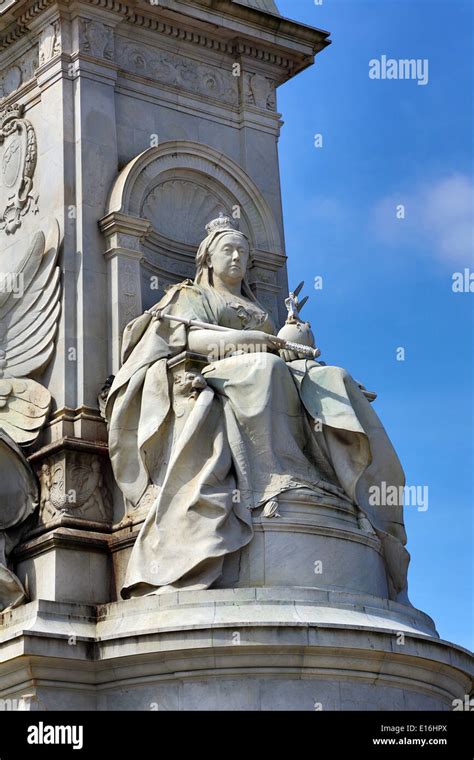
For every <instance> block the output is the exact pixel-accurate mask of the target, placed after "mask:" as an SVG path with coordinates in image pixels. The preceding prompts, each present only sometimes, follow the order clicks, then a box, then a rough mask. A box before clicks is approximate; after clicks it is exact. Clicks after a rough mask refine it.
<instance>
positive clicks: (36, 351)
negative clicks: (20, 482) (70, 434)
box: [0, 221, 61, 444]
mask: <svg viewBox="0 0 474 760" xmlns="http://www.w3.org/2000/svg"><path fill="white" fill-rule="evenodd" d="M58 249H59V226H58V223H57V221H55V222H54V224H53V225H52V227H51V229H50V231H49V233H48V236H47V238H45V235H44V233H43V232H41V231H40V232H37V233H36V234H35V235H34V236H33V239H32V242H31V245H30V247H29V249H28V251H27V253H26V255H25V256H24V258H23V259H22V261H21V262H20V265H19V267H18V270H17V272H15V273H14V280H15V287H12V282H10V283H3V286H2V288H1V292H0V428H3V429H4V430H5V431H6V432H7V433H8V434H9V435H10V436H11V438H13V440H14V441H16V443H20V444H29V443H32V442H33V441H34V440H35V439H36V437H37V436H38V433H39V431H40V429H41V427H42V426H43V424H44V422H45V420H46V417H47V415H48V411H49V408H50V404H51V395H50V393H49V391H48V390H47V389H46V388H44V387H43V386H42V385H40V384H39V383H38V382H36V381H35V380H32V379H30V378H31V376H35V375H39V374H40V373H41V372H42V371H43V370H44V369H45V367H46V365H47V364H48V362H49V361H50V359H51V357H52V355H53V351H54V340H55V336H56V331H57V328H58V320H59V314H60V310H61V304H60V297H61V284H60V269H59V267H58V266H57V257H58Z"/></svg>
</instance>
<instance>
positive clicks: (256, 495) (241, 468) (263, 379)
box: [106, 218, 409, 602]
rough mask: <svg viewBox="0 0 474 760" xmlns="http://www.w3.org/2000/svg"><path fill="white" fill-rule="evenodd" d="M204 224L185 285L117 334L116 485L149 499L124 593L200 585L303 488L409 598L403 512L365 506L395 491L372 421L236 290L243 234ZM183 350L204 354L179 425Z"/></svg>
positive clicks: (387, 453) (383, 443) (341, 375)
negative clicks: (338, 512) (176, 366)
mask: <svg viewBox="0 0 474 760" xmlns="http://www.w3.org/2000/svg"><path fill="white" fill-rule="evenodd" d="M206 229H207V231H208V236H207V237H206V239H205V240H204V241H203V242H202V243H201V246H200V248H199V251H198V253H197V259H196V264H197V273H196V278H195V280H194V281H191V280H186V281H185V282H182V283H179V284H178V285H175V286H172V287H171V288H170V289H169V290H168V292H167V293H166V295H165V296H164V297H163V299H162V300H161V301H160V302H159V304H157V306H156V307H155V309H154V310H153V311H152V312H149V313H145V314H143V315H142V316H140V317H138V318H137V319H136V320H134V321H133V322H132V323H130V324H129V325H128V326H127V328H126V329H125V332H124V338H123V347H122V356H123V364H122V367H121V369H120V370H119V372H118V374H117V376H116V378H115V380H114V382H113V385H112V387H111V389H110V393H109V396H108V400H107V407H106V416H107V419H108V421H109V447H110V457H111V462H112V467H113V470H114V474H115V478H116V480H117V483H118V484H119V487H120V488H121V490H122V492H123V494H124V496H125V497H126V499H127V500H128V501H129V502H130V503H131V504H132V505H134V506H135V507H137V506H138V505H140V503H143V500H144V498H145V497H147V496H148V498H149V496H150V494H152V498H151V500H150V501H151V505H150V508H149V511H148V513H147V516H146V519H145V522H144V524H143V526H142V528H141V530H140V533H139V535H138V538H137V541H136V543H135V545H134V547H133V550H132V554H131V558H130V561H129V565H128V569H127V575H126V579H125V583H124V587H123V589H122V596H123V597H124V598H130V597H134V596H142V595H147V594H156V593H164V592H168V591H174V590H177V589H188V590H190V589H208V588H210V587H212V586H213V584H215V583H216V582H217V581H218V580H219V578H220V577H221V574H222V569H223V563H224V560H225V558H226V557H227V556H228V555H230V554H232V553H234V552H237V551H239V550H240V549H242V548H243V547H245V546H246V545H247V544H249V542H250V541H251V540H252V536H253V528H252V510H256V509H260V508H264V509H265V507H268V505H272V504H275V501H276V502H277V501H278V497H279V496H281V495H282V494H285V493H286V492H290V491H294V490H295V489H305V490H306V491H308V490H309V491H310V492H312V493H313V494H314V496H315V498H316V499H319V500H320V502H324V503H328V504H331V503H333V502H334V500H335V499H336V500H337V499H339V500H344V501H345V502H347V501H348V500H349V501H350V503H351V504H354V505H356V507H357V510H358V514H359V516H360V521H359V524H360V526H361V527H360V529H361V530H365V531H367V532H369V533H373V534H376V535H377V536H378V538H379V540H380V544H381V547H382V552H383V556H384V561H385V565H386V571H387V579H388V587H389V595H390V597H391V598H392V599H393V600H397V601H400V602H407V601H408V600H407V596H406V586H407V581H406V576H407V566H408V560H409V555H408V553H407V552H406V550H405V548H404V546H405V543H406V534H405V530H404V525H403V512H402V506H400V505H398V506H389V507H387V506H373V505H371V503H370V499H369V489H370V487H371V486H373V485H377V484H379V485H380V484H381V483H382V482H385V483H387V484H390V485H395V486H397V487H399V486H403V484H404V476H403V471H402V468H401V465H400V463H399V460H398V458H397V455H396V453H395V451H394V449H393V447H392V445H391V443H390V441H389V439H388V437H387V435H386V433H385V431H384V429H383V427H382V425H381V423H380V421H379V419H378V417H377V415H376V414H375V412H374V411H373V409H372V407H371V405H370V403H369V401H368V400H367V398H366V396H365V395H364V393H363V391H362V390H361V387H360V386H359V384H358V383H357V382H355V381H354V380H353V379H352V378H351V377H350V375H349V374H348V373H347V372H346V371H345V370H343V369H341V368H339V367H331V366H323V365H321V364H320V363H318V362H317V361H315V360H314V359H311V358H308V357H307V356H303V355H301V354H299V353H298V352H295V351H293V350H288V346H286V344H285V342H284V341H283V340H282V339H281V338H279V337H278V336H277V333H276V329H275V325H274V324H273V323H272V320H271V318H270V317H269V315H268V313H267V312H266V310H265V309H264V307H263V306H262V305H261V304H260V303H259V302H258V300H257V299H256V297H255V295H254V294H253V292H252V290H251V289H250V286H249V284H248V280H247V273H248V269H249V266H250V265H251V255H250V246H249V241H248V239H247V238H246V236H245V235H244V234H243V233H242V232H239V231H236V230H235V228H234V227H233V225H232V223H231V221H230V220H229V219H227V218H220V219H218V220H215V221H214V222H211V223H210V224H209V225H208V226H207V228H206ZM292 295H293V296H294V294H292ZM290 300H291V309H292V310H293V309H294V298H291V299H290ZM164 315H166V318H165V316H164ZM172 317H176V320H178V319H181V320H183V321H174V320H173V319H172ZM292 318H294V314H293V317H292ZM185 321H186V322H188V324H185V323H184V322H185ZM189 321H192V322H198V323H201V324H200V325H195V324H193V325H189ZM218 328H220V329H218ZM222 328H228V329H227V330H224V331H223V330H222ZM183 351H188V352H191V353H192V354H193V355H201V356H202V357H203V363H202V370H201V372H200V374H199V377H198V378H197V380H198V382H194V383H192V391H193V393H192V394H191V400H190V402H189V403H188V405H187V406H186V410H185V412H186V414H185V418H186V419H185V424H184V425H183V424H182V423H181V417H182V415H183V414H184V411H183V410H184V406H183V404H181V403H180V401H179V394H178V393H177V389H176V388H175V387H174V384H173V376H172V370H171V367H170V365H171V364H172V361H170V360H172V358H173V357H176V356H178V355H179V354H182V352H183ZM191 379H192V378H191ZM194 380H196V376H195V377H194ZM315 423H316V424H315ZM317 423H319V424H317ZM325 500H326V501H325ZM270 515H271V509H270V511H269V516H270Z"/></svg>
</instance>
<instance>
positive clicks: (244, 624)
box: [0, 587, 472, 711]
mask: <svg viewBox="0 0 474 760" xmlns="http://www.w3.org/2000/svg"><path fill="white" fill-rule="evenodd" d="M2 623H3V625H2V629H1V633H0V698H9V699H18V700H20V699H22V698H24V697H26V695H28V699H26V698H25V699H23V704H24V705H25V707H26V709H30V710H41V709H43V710H44V709H48V710H54V709H58V708H61V709H68V710H86V709H87V710H164V711H166V710H288V709H290V710H308V711H313V710H361V709H362V710H397V711H398V710H452V709H453V700H454V699H458V698H461V699H462V698H463V697H464V695H465V694H469V690H470V688H471V683H472V680H471V678H472V660H471V657H470V654H469V653H468V652H466V651H465V650H464V649H461V648H460V647H456V646H454V645H452V644H449V643H448V642H445V641H441V640H439V639H437V638H436V637H435V635H434V629H433V623H432V621H431V620H430V619H429V618H428V617H427V616H426V615H423V614H422V613H420V612H418V611H417V610H415V609H413V608H410V607H405V606H403V605H398V604H395V603H392V602H387V601H386V600H384V599H380V598H377V597H375V596H369V595H366V594H365V595H364V594H356V593H344V592H337V591H326V590H322V589H315V588H314V589H308V588H295V587H294V588H278V587H274V588H245V589H244V588H239V589H233V590H232V589H221V590H210V591H202V592H192V591H187V592H180V593H175V594H166V595H162V596H152V597H145V598H142V599H133V600H129V601H127V602H117V603H112V604H108V605H99V606H91V605H80V604H65V603H59V602H48V601H37V602H31V603H30V604H28V605H26V606H24V607H21V608H18V609H16V610H13V611H12V612H9V613H5V614H4V615H3V620H2ZM25 707H24V708H23V709H25Z"/></svg>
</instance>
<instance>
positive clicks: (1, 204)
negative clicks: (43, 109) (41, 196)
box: [0, 106, 37, 234]
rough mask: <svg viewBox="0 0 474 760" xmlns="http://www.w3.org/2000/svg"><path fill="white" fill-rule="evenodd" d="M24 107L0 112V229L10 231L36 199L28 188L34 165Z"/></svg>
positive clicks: (31, 135)
mask: <svg viewBox="0 0 474 760" xmlns="http://www.w3.org/2000/svg"><path fill="white" fill-rule="evenodd" d="M22 112H23V108H22V107H21V106H10V107H9V108H8V109H6V110H5V111H3V112H2V113H1V114H0V229H4V230H5V232H6V233H7V234H12V233H14V232H15V230H17V229H18V227H20V225H21V217H22V216H24V215H25V214H26V213H27V212H28V211H29V210H30V208H31V206H32V204H33V211H36V210H37V209H36V198H35V197H34V196H33V194H32V192H31V190H32V186H33V173H34V170H35V166H36V138H35V133H34V129H33V127H32V125H31V124H30V122H29V121H27V120H26V119H23V118H21V114H22Z"/></svg>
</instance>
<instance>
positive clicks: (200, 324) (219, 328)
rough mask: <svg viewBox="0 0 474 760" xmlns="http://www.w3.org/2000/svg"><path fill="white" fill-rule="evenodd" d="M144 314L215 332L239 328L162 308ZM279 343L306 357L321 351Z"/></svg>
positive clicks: (283, 348) (281, 341)
mask: <svg viewBox="0 0 474 760" xmlns="http://www.w3.org/2000/svg"><path fill="white" fill-rule="evenodd" d="M145 314H149V315H150V316H151V317H153V319H156V320H160V319H166V320H167V321H168V322H180V323H181V324H182V325H186V327H199V328H200V329H201V330H213V331H215V332H226V333H230V334H231V333H233V332H235V333H238V332H240V331H239V330H234V328H232V327H222V325H211V324H209V323H208V322H199V321H197V320H195V319H184V318H183V317H177V316H175V315H174V314H166V312H165V311H163V310H162V309H148V310H147V311H146V312H145ZM272 337H275V339H276V340H278V342H279V344H280V348H281V349H282V350H286V351H295V353H298V354H301V355H302V356H305V357H307V358H308V359H317V358H318V356H321V351H320V350H319V348H313V347H312V346H304V345H302V344H300V343H293V342H292V341H288V340H285V339H282V338H277V337H276V336H272Z"/></svg>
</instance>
